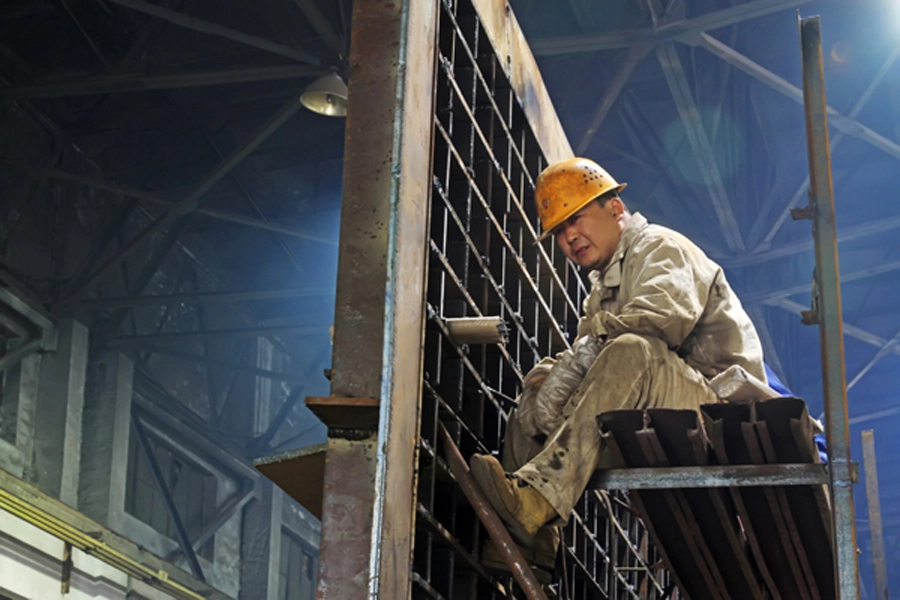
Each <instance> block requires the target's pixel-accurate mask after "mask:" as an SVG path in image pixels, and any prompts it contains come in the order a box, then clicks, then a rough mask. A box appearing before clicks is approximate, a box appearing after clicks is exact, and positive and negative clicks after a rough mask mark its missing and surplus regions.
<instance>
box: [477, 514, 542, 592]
mask: <svg viewBox="0 0 900 600" xmlns="http://www.w3.org/2000/svg"><path fill="white" fill-rule="evenodd" d="M516 547H518V548H519V552H521V553H522V556H524V557H525V560H526V561H527V562H528V565H529V566H530V567H531V570H532V571H533V572H534V576H535V578H536V579H537V580H538V582H540V583H541V584H543V585H547V584H549V583H550V582H551V581H553V573H554V571H555V570H556V549H557V548H558V547H559V527H551V526H545V527H541V528H540V529H538V532H537V534H536V535H535V536H534V546H532V547H531V548H523V547H521V546H519V545H518V544H516ZM481 564H482V565H484V568H485V569H487V570H488V571H491V572H496V573H502V574H504V575H509V574H510V569H509V566H508V565H507V564H506V563H505V562H503V555H502V554H501V553H500V549H499V548H498V547H497V544H496V543H495V542H494V540H492V539H491V538H488V539H486V540H485V541H484V545H483V546H482V547H481Z"/></svg>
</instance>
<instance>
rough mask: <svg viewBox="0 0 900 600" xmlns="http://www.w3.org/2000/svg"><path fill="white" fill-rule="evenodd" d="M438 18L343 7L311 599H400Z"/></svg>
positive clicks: (423, 11) (404, 6) (413, 5)
mask: <svg viewBox="0 0 900 600" xmlns="http://www.w3.org/2000/svg"><path fill="white" fill-rule="evenodd" d="M437 10H438V3H437V0H402V1H397V2H381V1H379V0H355V1H354V3H353V17H352V19H353V20H352V29H351V52H350V76H349V108H348V113H347V125H346V147H345V156H344V179H343V198H342V206H341V233H340V244H339V262H338V281H337V293H336V305H335V331H334V355H333V362H332V377H331V381H332V383H331V394H332V396H331V398H330V400H332V401H334V404H335V406H333V407H334V408H339V406H340V404H341V401H342V400H348V401H347V402H346V404H347V406H348V407H349V406H354V405H357V406H358V405H359V403H360V402H359V401H360V400H365V399H371V400H373V405H377V411H378V416H377V432H376V431H373V430H372V428H371V427H370V426H368V425H366V423H367V420H366V419H361V420H360V421H359V424H358V425H356V424H354V423H353V420H352V409H350V410H345V411H343V412H344V414H345V415H351V419H350V422H349V423H348V422H347V421H344V422H342V423H341V427H343V429H337V428H335V427H334V426H333V424H329V423H328V422H327V420H326V424H329V425H330V428H329V439H328V444H327V455H326V456H327V458H326V467H325V490H324V492H325V493H324V501H323V503H324V506H323V516H322V544H321V550H320V563H319V564H320V568H319V585H318V592H317V597H318V598H320V599H332V598H333V599H335V600H338V599H339V600H352V599H356V598H398V599H399V598H408V597H409V595H410V589H409V585H410V564H411V562H412V544H413V539H412V531H413V515H414V507H415V481H416V480H415V464H416V440H417V438H418V427H419V406H420V401H421V381H422V366H421V362H422V355H421V345H422V337H423V330H424V329H423V324H424V290H425V265H426V262H425V260H426V249H427V243H426V242H427V239H428V233H427V217H428V207H429V203H430V190H431V179H430V173H431V170H430V167H431V164H430V161H431V154H432V152H431V137H432V131H433V122H432V119H433V96H434V69H435V40H436V33H437V32H436V28H437V26H436V23H437ZM374 401H377V403H376V402H374ZM359 427H362V429H360V428H359ZM367 427H368V429H367Z"/></svg>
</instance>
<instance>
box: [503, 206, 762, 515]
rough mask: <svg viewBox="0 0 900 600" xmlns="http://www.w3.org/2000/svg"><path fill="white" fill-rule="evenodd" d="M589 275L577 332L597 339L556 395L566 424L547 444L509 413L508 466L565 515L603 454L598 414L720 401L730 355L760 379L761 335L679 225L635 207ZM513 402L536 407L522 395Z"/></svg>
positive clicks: (720, 275)
mask: <svg viewBox="0 0 900 600" xmlns="http://www.w3.org/2000/svg"><path fill="white" fill-rule="evenodd" d="M589 277H590V280H591V283H592V288H591V293H590V294H589V296H588V297H587V299H586V300H585V302H584V316H583V317H582V319H581V321H580V323H579V331H578V333H579V337H581V336H592V337H594V338H595V339H597V340H598V341H599V345H598V348H599V354H598V355H597V358H596V360H595V361H594V362H593V363H592V365H591V366H590V368H589V370H588V371H587V373H586V374H584V376H583V378H582V379H581V380H580V383H579V384H578V386H577V388H575V390H574V393H571V390H566V394H567V398H568V400H567V401H566V402H564V403H562V404H560V403H558V402H557V404H559V405H560V406H564V408H563V409H562V410H563V414H562V419H563V421H562V425H560V426H559V427H558V429H556V430H555V431H554V432H553V433H552V435H550V436H549V437H548V438H547V440H546V443H545V444H543V445H542V444H541V443H540V441H539V439H536V438H535V437H534V436H533V435H528V434H529V433H530V432H532V431H534V430H535V429H540V427H536V426H535V424H533V423H527V422H524V421H523V420H522V419H521V418H519V417H520V416H519V415H518V414H514V415H513V417H512V418H511V420H510V424H509V428H508V431H507V440H506V442H505V447H504V461H503V462H504V465H505V467H506V468H507V469H510V468H511V467H513V468H516V467H520V468H518V470H516V471H515V472H516V474H517V475H518V476H519V477H521V478H522V479H524V480H525V481H526V482H527V483H529V484H530V485H531V486H533V487H534V488H536V489H537V490H538V491H539V492H540V493H541V494H542V495H543V496H544V497H545V498H546V499H547V500H548V501H549V502H550V503H551V504H552V505H553V507H554V508H555V509H556V512H557V513H558V514H559V515H562V516H563V518H564V519H566V518H568V515H569V513H570V512H571V510H572V507H573V506H574V505H575V502H576V501H577V500H578V498H579V497H580V496H581V493H582V492H583V491H584V487H585V486H586V485H587V482H588V480H589V479H590V477H591V474H592V473H593V472H594V470H595V469H596V468H597V465H598V463H599V460H600V455H601V450H602V448H601V442H600V433H599V430H598V427H597V422H596V416H597V414H599V413H602V412H607V411H611V410H619V409H647V408H690V409H695V410H696V409H698V408H699V406H700V405H701V404H705V403H709V402H715V401H716V396H715V394H714V393H713V391H712V389H711V388H710V386H709V383H708V380H709V379H710V378H712V377H714V376H715V375H717V374H719V373H720V372H722V371H724V370H725V369H727V368H728V367H730V366H731V365H740V366H741V367H743V368H744V369H745V370H746V371H747V372H748V373H751V374H752V375H754V376H755V377H757V378H759V379H761V380H762V381H765V369H764V366H763V360H762V347H761V344H760V342H759V337H758V336H757V334H756V330H755V329H754V328H753V325H752V323H751V322H750V319H749V317H748V316H747V314H746V313H745V312H744V310H743V308H742V307H741V304H740V301H739V300H738V298H737V296H736V295H735V294H734V292H733V291H732V289H731V287H730V286H729V285H728V282H727V281H726V280H725V275H724V273H723V272H722V269H721V268H720V267H719V266H718V265H717V264H716V263H715V262H713V261H712V260H710V259H709V258H708V257H707V256H706V255H705V254H704V253H703V251H702V250H700V248H698V247H697V246H696V245H695V244H694V243H693V242H691V241H690V240H688V239H687V238H685V237H684V236H682V235H681V234H679V233H676V232H674V231H672V230H670V229H667V228H665V227H660V226H658V225H649V224H648V223H647V221H646V219H644V217H643V216H641V215H640V214H637V213H636V214H634V215H632V216H631V218H630V219H629V221H628V224H627V225H626V227H625V229H624V231H623V232H622V236H621V238H620V239H619V243H618V245H617V247H616V251H615V253H614V254H613V257H612V259H611V260H610V263H609V265H608V266H607V267H606V268H605V269H604V270H603V271H593V272H591V273H590V275H589ZM573 362H574V361H573ZM557 364H567V361H564V360H561V361H559V363H557ZM552 379H553V377H552V376H551V377H549V378H548V380H552ZM542 393H545V391H544V390H542ZM537 396H538V395H537V394H530V395H529V397H528V399H527V400H526V399H525V397H524V395H523V400H522V402H523V403H527V402H535V401H536V400H537ZM522 409H524V410H522ZM518 411H521V412H522V413H523V416H527V415H529V414H532V415H534V414H538V415H539V414H541V411H540V410H533V409H529V407H528V406H524V405H521V406H520V408H519V409H517V412H518ZM541 447H542V449H540V448H541ZM539 449H540V450H539Z"/></svg>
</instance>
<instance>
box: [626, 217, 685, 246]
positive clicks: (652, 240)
mask: <svg viewBox="0 0 900 600" xmlns="http://www.w3.org/2000/svg"><path fill="white" fill-rule="evenodd" d="M634 243H635V245H641V246H663V245H669V246H677V247H681V248H690V249H693V248H696V247H697V245H696V244H694V242H692V241H691V240H690V239H688V237H687V236H685V235H683V234H681V233H679V232H677V231H675V230H674V229H669V228H668V227H664V226H663V225H656V224H654V223H650V224H648V225H647V226H646V227H644V228H643V229H642V230H641V231H640V232H639V233H638V235H637V236H636V237H635V240H634Z"/></svg>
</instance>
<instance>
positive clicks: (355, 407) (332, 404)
mask: <svg viewBox="0 0 900 600" xmlns="http://www.w3.org/2000/svg"><path fill="white" fill-rule="evenodd" d="M379 404H380V402H379V401H378V400H377V399H376V398H339V397H336V396H326V397H321V396H308V397H307V398H306V406H307V407H308V408H309V410H311V411H313V413H314V414H315V415H316V416H317V417H319V419H321V421H322V422H323V423H325V425H327V426H328V429H329V430H331V429H361V430H367V431H375V430H376V429H378V406H379Z"/></svg>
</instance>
